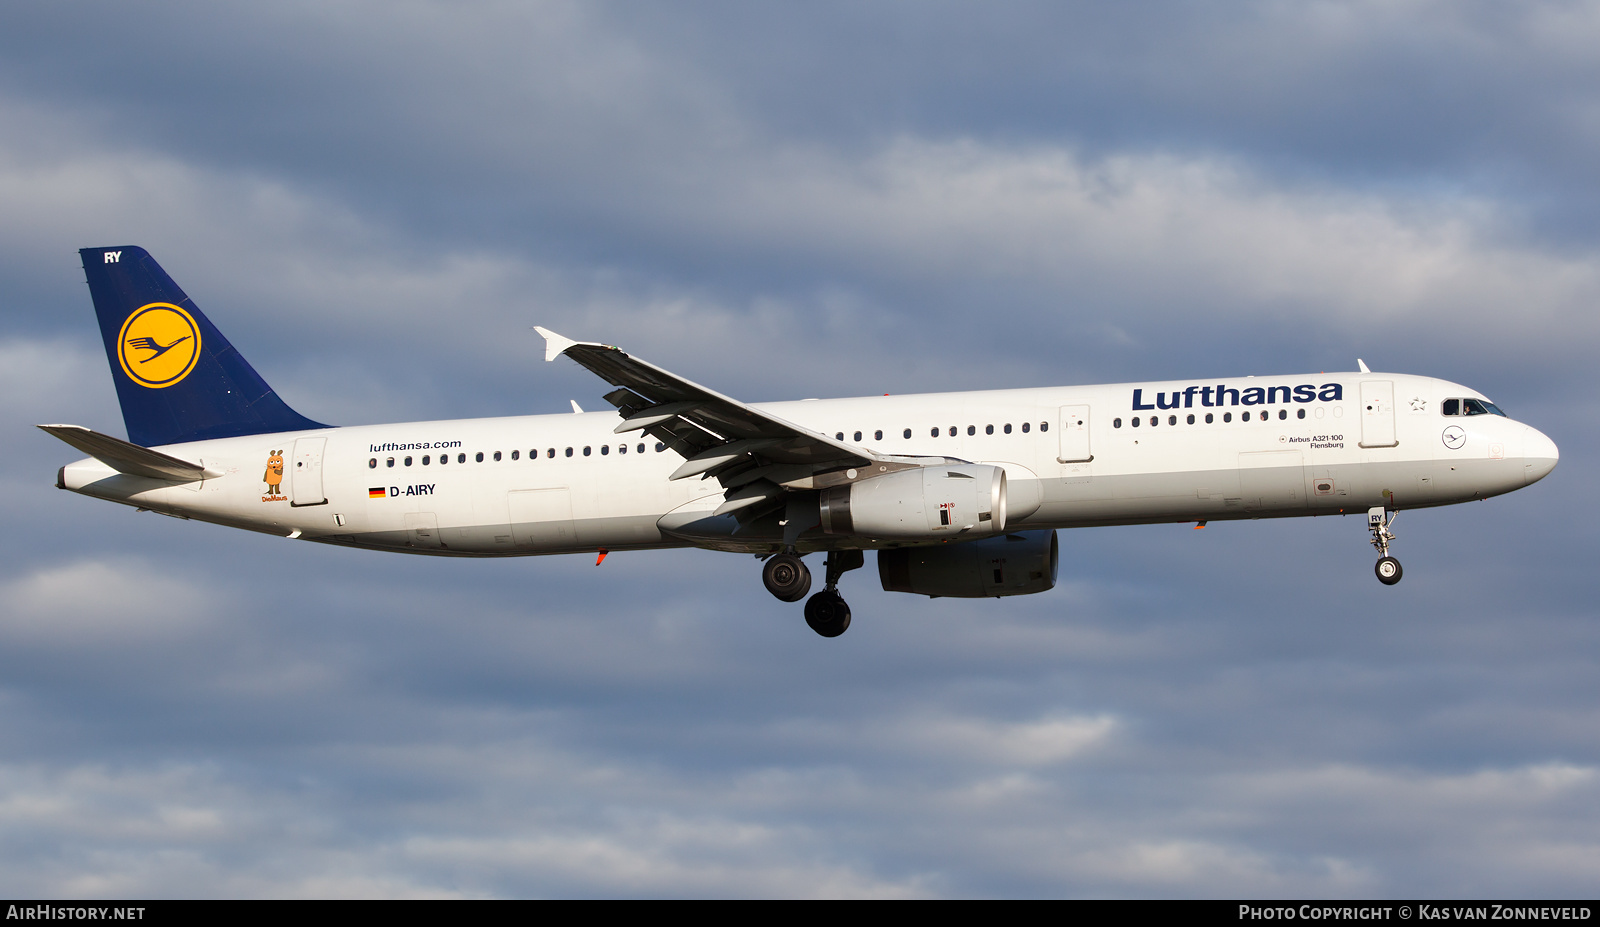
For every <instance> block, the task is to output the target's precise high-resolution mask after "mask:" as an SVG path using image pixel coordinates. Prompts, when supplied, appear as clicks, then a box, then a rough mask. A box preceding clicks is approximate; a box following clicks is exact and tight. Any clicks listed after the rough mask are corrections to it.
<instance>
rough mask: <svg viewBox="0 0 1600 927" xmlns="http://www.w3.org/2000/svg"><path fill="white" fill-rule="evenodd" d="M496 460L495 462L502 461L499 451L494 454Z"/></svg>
mask: <svg viewBox="0 0 1600 927" xmlns="http://www.w3.org/2000/svg"><path fill="white" fill-rule="evenodd" d="M494 459H495V460H499V459H500V452H499V451H495V452H494Z"/></svg>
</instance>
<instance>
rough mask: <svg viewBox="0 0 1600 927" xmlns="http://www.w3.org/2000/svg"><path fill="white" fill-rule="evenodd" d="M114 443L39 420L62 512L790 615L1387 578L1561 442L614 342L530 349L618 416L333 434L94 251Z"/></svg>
mask: <svg viewBox="0 0 1600 927" xmlns="http://www.w3.org/2000/svg"><path fill="white" fill-rule="evenodd" d="M80 254H81V255H82V258H83V268H84V272H85V274H86V276H87V277H88V282H89V292H90V294H91V296H92V297H93V299H94V307H95V312H96V314H97V315H98V317H99V320H100V332H101V335H102V336H103V338H104V341H105V348H106V356H107V357H108V358H109V360H110V364H111V372H112V378H113V379H114V380H115V382H116V386H117V396H118V398H119V399H120V401H121V405H122V415H123V420H124V423H125V424H126V426H127V431H128V440H126V441H124V440H122V439H119V438H115V437H112V436H110V435H105V434H101V433H99V432H95V431H91V430H89V429H87V428H84V427H81V426H77V425H41V426H39V427H40V428H43V429H44V430H45V431H48V432H49V433H51V434H52V435H55V436H56V437H57V438H60V439H61V440H62V441H65V442H66V443H68V444H70V445H72V446H73V447H74V448H77V449H78V450H79V451H81V452H83V453H85V454H88V455H90V456H89V457H88V458H86V459H83V460H79V461H77V462H75V463H70V464H67V465H66V466H64V467H62V468H61V470H60V473H59V474H58V476H57V478H56V485H57V486H58V487H60V488H61V489H67V490H71V491H73V492H77V493H82V494H84V495H88V496H94V497H95V498H99V499H107V500H110V501H113V502H121V503H124V504H127V505H132V506H137V507H138V508H140V509H149V510H151V511H156V512H161V513H163V514H166V515H174V516H178V517H181V518H192V519H197V520H200V521H208V522H214V523H216V524H219V525H228V526H231V527H235V528H247V529H250V530H253V531H262V532H268V533H272V534H279V535H283V536H286V537H290V538H299V539H302V540H309V541H322V542H325V543H331V544H343V545H347V546H350V547H363V548H370V549H373V550H391V551H402V552H406V553H414V554H434V555H440V556H455V557H507V556H527V555H532V554H566V553H579V552H589V553H598V554H599V555H600V556H601V557H604V556H605V554H606V553H608V552H610V551H617V550H642V549H650V548H662V547H703V548H707V549H710V550H722V551H734V552H742V553H747V554H755V555H756V556H757V557H759V558H761V559H762V561H763V568H762V580H763V582H764V583H765V584H766V587H767V589H768V591H770V592H771V593H772V594H773V595H774V596H776V597H778V598H779V599H782V600H783V601H786V602H797V601H799V600H801V599H803V598H806V596H807V594H808V593H809V592H810V589H811V572H810V570H809V569H808V568H807V567H806V564H805V562H804V560H803V559H802V558H803V557H804V556H805V555H807V554H811V553H817V552H822V553H824V555H825V561H824V564H825V570H826V573H825V577H826V578H825V581H824V588H823V590H822V591H820V592H817V593H816V594H814V595H811V596H810V599H809V600H808V601H807V602H806V605H805V616H806V622H807V623H808V624H809V625H810V626H811V627H812V629H814V630H815V631H816V632H817V633H819V634H821V635H823V636H826V637H835V636H837V635H839V634H841V633H843V632H844V630H845V629H846V628H848V627H849V626H850V609H849V607H848V606H847V605H846V604H845V601H844V599H843V598H842V597H841V596H840V595H839V593H838V591H837V584H838V582H839V580H840V578H841V577H842V576H843V574H845V573H846V572H848V571H850V570H854V569H857V568H859V567H861V566H863V565H864V563H865V558H864V552H865V551H868V550H872V551H876V556H877V563H878V576H879V579H880V580H881V582H882V584H883V588H884V589H886V590H889V591H892V592H909V593H917V594H920V595H927V596H960V597H974V598H976V597H987V596H1009V595H1027V594H1031V593H1036V592H1044V591H1046V590H1048V589H1050V588H1052V587H1053V586H1054V585H1055V582H1056V573H1057V565H1058V562H1059V557H1058V553H1057V541H1056V530H1057V529H1060V528H1087V527H1093V526H1099V525H1128V524H1149V523H1157V522H1195V523H1196V525H1197V526H1203V525H1204V524H1205V523H1206V522H1207V521H1217V520H1222V519H1243V518H1285V517H1291V516H1308V515H1338V514H1351V513H1354V514H1358V515H1365V516H1366V525H1367V529H1368V531H1369V532H1370V534H1371V540H1372V544H1373V546H1374V547H1375V548H1377V551H1378V556H1379V559H1378V562H1377V566H1376V572H1377V574H1378V579H1379V580H1381V581H1382V582H1384V583H1388V584H1393V583H1396V582H1399V580H1400V576H1401V570H1400V562H1399V561H1398V560H1396V559H1395V558H1394V557H1392V556H1390V554H1389V545H1390V542H1391V541H1393V539H1394V534H1393V532H1392V530H1391V524H1392V522H1393V520H1394V517H1395V514H1396V513H1397V512H1399V511H1400V510H1401V509H1419V508H1427V507H1430V506H1437V505H1450V504H1453V503H1457V502H1467V501H1471V500H1474V499H1484V498H1487V497H1489V496H1495V495H1499V494H1501V493H1506V492H1511V491H1512V490H1514V489H1520V488H1522V487H1523V486H1526V485H1528V484H1529V483H1533V482H1535V481H1537V480H1539V479H1541V478H1542V477H1544V476H1545V475H1546V474H1548V473H1549V472H1550V471H1551V470H1552V469H1554V468H1555V465H1556V461H1557V459H1558V457H1559V454H1558V452H1557V450H1556V446H1555V444H1554V443H1553V442H1552V441H1551V440H1550V439H1549V438H1547V437H1545V436H1544V435H1543V434H1541V433H1540V432H1538V431H1537V430H1535V429H1534V428H1532V427H1530V426H1528V425H1524V424H1522V423H1521V422H1517V421H1514V420H1513V419H1511V418H1508V417H1507V416H1506V415H1505V414H1504V413H1503V412H1501V411H1500V409H1498V408H1497V407H1496V406H1495V405H1494V404H1493V403H1492V402H1490V401H1489V400H1488V398H1487V397H1485V396H1484V395H1483V394H1481V393H1479V392H1477V391H1476V390H1473V389H1469V388H1467V387H1465V386H1460V385H1458V384H1455V383H1450V382H1446V381H1444V380H1437V379H1433V378H1431V377H1422V376H1409V375H1405V374H1393V373H1373V372H1371V371H1369V370H1368V369H1367V366H1366V364H1364V363H1363V364H1360V371H1359V372H1357V373H1343V374H1320V373H1319V374H1304V375H1292V376H1277V377H1265V376H1263V377H1242V378H1240V377H1233V378H1227V377H1225V378H1221V379H1216V380H1209V379H1208V380H1204V381H1179V382H1169V383H1127V384H1113V385H1107V386H1062V387H1046V388H1040V389H1013V390H997V391H992V392H969V393H932V394H925V395H913V396H872V397H866V398H860V399H830V400H807V401H803V402H779V403H762V404H748V403H744V402H740V401H738V400H736V399H732V398H730V397H727V396H724V395H722V394H721V393H717V392H715V391H713V390H710V389H707V388H706V387H704V386H700V385H699V384H696V383H693V382H691V381H689V380H686V379H684V378H683V377H680V376H677V375H676V374H673V373H669V372H668V371H666V370H662V369H661V368H659V367H656V366H654V365H652V364H649V363H647V362H645V361H643V360H640V359H639V358H637V357H634V356H632V355H630V354H628V353H626V352H624V351H623V350H621V349H620V348H617V347H613V346H610V345H605V344H595V343H590V342H580V341H573V340H571V339H568V338H564V337H562V336H560V335H557V334H555V333H554V332H550V331H547V330H545V329H542V328H541V329H539V332H540V334H542V335H543V336H544V338H545V342H546V352H545V359H546V360H555V359H556V358H558V357H561V356H566V357H569V358H571V359H572V360H574V361H576V362H577V363H579V364H580V365H582V366H583V367H585V368H587V369H588V370H590V371H592V372H594V373H595V374H596V375H598V376H599V377H600V378H601V379H603V380H605V381H606V382H607V383H609V384H610V386H611V390H610V391H609V392H607V393H605V395H604V398H605V400H606V402H608V403H610V404H611V405H612V406H613V407H615V409H616V411H615V413H611V412H605V413H601V412H595V413H581V412H579V411H578V409H577V404H576V403H574V404H573V406H574V410H573V413H572V414H559V415H528V416H517V417H511V418H486V419H467V420H459V421H439V422H408V423H403V424H393V425H362V426H343V427H334V426H330V425H323V424H320V423H318V422H314V421H311V420H310V419H307V418H305V417H304V416H301V415H300V414H298V413H297V412H295V411H294V410H292V409H290V408H289V407H288V406H287V405H286V404H285V403H284V402H283V400H281V399H280V398H278V395H277V394H276V393H275V392H273V390H272V388H271V387H270V386H268V385H267V383H266V381H264V380H263V379H262V378H261V377H260V375H258V374H257V373H256V371H255V369H254V368H252V367H251V366H250V364H249V363H248V362H246V361H245V359H244V357H243V356H241V355H240V354H239V352H238V351H237V350H235V349H234V347H233V346H232V345H231V344H229V343H228V340H227V339H226V338H224V337H223V336H222V333H221V332H219V331H218V330H217V329H216V327H215V326H213V325H212V324H211V322H210V321H209V320H208V319H207V318H206V317H205V315H203V314H202V313H201V312H200V310H199V308H198V307H196V306H195V304H194V302H193V301H192V300H190V299H189V297H188V296H186V295H185V294H184V292H183V291H182V290H181V289H179V288H178V286H177V284H176V283H174V282H173V281H172V278H171V277H169V276H167V274H166V272H165V271H163V270H162V269H161V267H160V266H159V265H157V264H156V262H155V260H154V259H152V258H151V257H150V255H149V254H147V253H146V252H145V251H144V250H142V249H140V248H135V247H131V246H125V247H118V248H87V249H84V250H83V251H81V252H80Z"/></svg>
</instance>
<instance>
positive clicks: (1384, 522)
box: [1367, 505, 1405, 586]
mask: <svg viewBox="0 0 1600 927" xmlns="http://www.w3.org/2000/svg"><path fill="white" fill-rule="evenodd" d="M1399 515H1400V513H1399V512H1390V511H1388V510H1387V509H1385V508H1384V507H1383V506H1381V505H1375V506H1373V507H1372V508H1370V509H1367V530H1368V531H1371V532H1372V546H1373V547H1375V548H1377V550H1378V558H1379V559H1378V563H1377V565H1376V566H1375V567H1373V572H1375V573H1377V574H1378V582H1380V583H1383V584H1384V585H1385V586H1393V585H1394V584H1395V583H1398V582H1399V581H1400V577H1401V576H1403V575H1405V571H1404V570H1402V569H1400V561H1398V560H1396V559H1395V558H1393V557H1391V556H1389V542H1390V541H1392V540H1394V539H1395V534H1394V532H1393V531H1390V530H1389V526H1390V525H1392V524H1394V520H1395V519H1396V518H1397V517H1399Z"/></svg>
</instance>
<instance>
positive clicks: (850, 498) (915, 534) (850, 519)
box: [818, 464, 1006, 540]
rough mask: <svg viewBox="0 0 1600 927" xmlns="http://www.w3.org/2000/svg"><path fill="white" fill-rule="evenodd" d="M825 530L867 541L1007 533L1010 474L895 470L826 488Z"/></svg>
mask: <svg viewBox="0 0 1600 927" xmlns="http://www.w3.org/2000/svg"><path fill="white" fill-rule="evenodd" d="M818 504H819V506H820V508H821V514H822V530H823V532H824V533H826V534H849V535H856V536H859V537H867V538H893V539H914V540H929V539H933V538H955V537H958V536H966V537H974V536H982V535H986V534H997V533H999V532H1001V531H1004V530H1005V529H1006V471H1005V470H1003V469H1001V468H1000V467H989V466H983V465H980V464H956V465H953V466H939V467H920V468H918V469H916V470H897V471H895V472H894V473H886V474H884V475H883V476H875V477H872V478H870V479H865V480H862V481H860V482H859V483H851V484H849V485H847V486H834V487H832V488H830V489H824V490H823V491H822V494H821V498H820V499H819V500H818Z"/></svg>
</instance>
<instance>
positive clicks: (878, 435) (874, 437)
mask: <svg viewBox="0 0 1600 927" xmlns="http://www.w3.org/2000/svg"><path fill="white" fill-rule="evenodd" d="M872 440H874V441H882V440H883V429H881V428H880V429H879V430H877V431H874V432H873V433H872Z"/></svg>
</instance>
